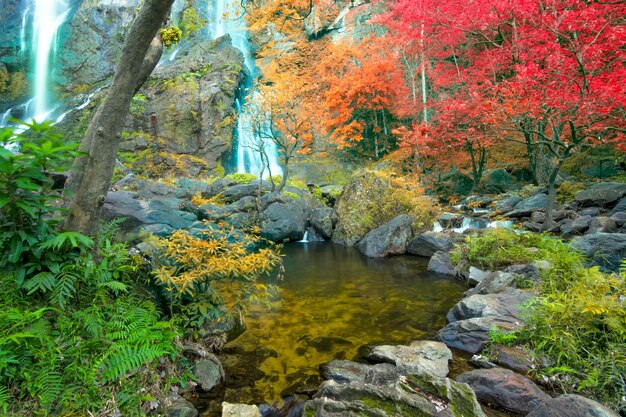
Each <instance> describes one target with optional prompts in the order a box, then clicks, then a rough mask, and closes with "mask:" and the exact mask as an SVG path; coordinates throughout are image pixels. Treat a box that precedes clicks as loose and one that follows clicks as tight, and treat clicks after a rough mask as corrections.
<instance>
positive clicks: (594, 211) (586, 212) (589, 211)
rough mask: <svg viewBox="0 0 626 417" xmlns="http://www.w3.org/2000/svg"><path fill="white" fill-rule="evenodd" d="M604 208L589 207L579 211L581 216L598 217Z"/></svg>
mask: <svg viewBox="0 0 626 417" xmlns="http://www.w3.org/2000/svg"><path fill="white" fill-rule="evenodd" d="M601 210H602V209H601V208H600V207H587V208H584V209H582V210H580V211H579V212H578V215H579V216H591V217H596V216H597V215H599V214H600V211H601Z"/></svg>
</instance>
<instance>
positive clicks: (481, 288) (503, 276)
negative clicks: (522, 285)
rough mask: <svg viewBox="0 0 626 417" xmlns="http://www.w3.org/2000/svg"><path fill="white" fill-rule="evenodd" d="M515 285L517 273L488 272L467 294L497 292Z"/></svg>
mask: <svg viewBox="0 0 626 417" xmlns="http://www.w3.org/2000/svg"><path fill="white" fill-rule="evenodd" d="M513 287H515V275H513V274H510V273H508V272H501V271H495V272H491V273H489V274H487V276H486V277H484V279H483V280H482V281H481V282H480V283H478V285H477V286H476V287H475V288H472V289H471V290H469V291H467V292H466V293H465V294H466V295H474V294H496V293H501V292H503V291H505V290H506V289H508V288H513Z"/></svg>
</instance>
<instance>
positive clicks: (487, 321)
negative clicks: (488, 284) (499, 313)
mask: <svg viewBox="0 0 626 417" xmlns="http://www.w3.org/2000/svg"><path fill="white" fill-rule="evenodd" d="M493 328H498V329H500V330H502V331H505V332H506V331H513V330H519V329H521V328H522V325H521V323H517V324H515V323H511V322H505V321H499V320H497V319H496V318H494V317H475V318H471V319H466V320H458V321H455V322H453V323H450V324H448V325H447V326H445V327H444V328H443V329H441V330H439V333H437V337H438V339H439V340H441V341H442V342H443V343H445V344H446V346H448V347H450V348H454V349H459V350H463V351H466V352H469V353H478V352H480V351H481V350H482V348H483V347H484V346H485V344H487V342H488V341H489V333H490V332H491V330H492V329H493Z"/></svg>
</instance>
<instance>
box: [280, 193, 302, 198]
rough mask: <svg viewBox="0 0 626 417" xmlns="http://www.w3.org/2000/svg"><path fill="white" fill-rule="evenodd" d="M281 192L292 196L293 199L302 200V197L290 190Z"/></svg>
mask: <svg viewBox="0 0 626 417" xmlns="http://www.w3.org/2000/svg"><path fill="white" fill-rule="evenodd" d="M283 194H285V195H286V196H287V197H289V198H292V199H294V200H302V197H300V196H299V195H298V194H296V193H292V192H291V191H284V192H283Z"/></svg>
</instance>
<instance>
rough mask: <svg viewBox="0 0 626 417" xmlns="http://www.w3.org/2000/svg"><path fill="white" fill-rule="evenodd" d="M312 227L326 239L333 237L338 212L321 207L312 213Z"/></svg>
mask: <svg viewBox="0 0 626 417" xmlns="http://www.w3.org/2000/svg"><path fill="white" fill-rule="evenodd" d="M309 223H311V226H313V227H314V228H315V230H317V231H318V232H319V233H320V234H321V235H322V236H324V238H326V239H330V238H332V237H333V230H334V228H335V225H336V224H337V212H336V211H335V210H334V209H332V208H330V207H320V208H317V209H314V210H313V211H312V212H311V218H310V219H309Z"/></svg>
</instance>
